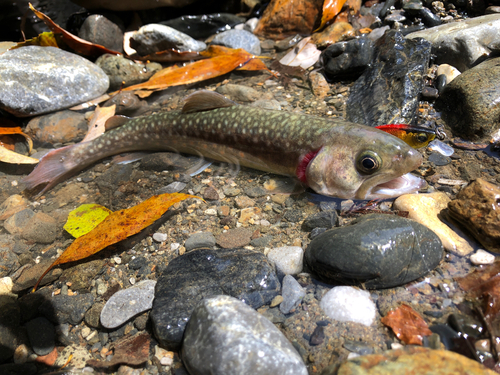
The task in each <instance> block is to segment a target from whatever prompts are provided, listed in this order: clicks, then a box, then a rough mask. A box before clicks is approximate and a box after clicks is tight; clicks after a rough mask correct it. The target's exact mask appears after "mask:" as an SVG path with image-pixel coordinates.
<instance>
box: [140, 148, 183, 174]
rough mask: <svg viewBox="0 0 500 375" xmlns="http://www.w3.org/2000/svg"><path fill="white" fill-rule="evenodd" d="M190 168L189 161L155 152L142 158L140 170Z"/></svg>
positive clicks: (157, 170) (174, 155) (172, 154)
mask: <svg viewBox="0 0 500 375" xmlns="http://www.w3.org/2000/svg"><path fill="white" fill-rule="evenodd" d="M190 166H191V163H190V161H189V159H187V158H184V157H182V156H181V155H179V154H174V153H171V152H155V153H154V154H151V155H147V156H145V157H144V158H142V160H141V163H140V166H139V167H140V168H141V169H142V170H146V171H156V172H162V171H171V170H176V169H188V168H189V167H190Z"/></svg>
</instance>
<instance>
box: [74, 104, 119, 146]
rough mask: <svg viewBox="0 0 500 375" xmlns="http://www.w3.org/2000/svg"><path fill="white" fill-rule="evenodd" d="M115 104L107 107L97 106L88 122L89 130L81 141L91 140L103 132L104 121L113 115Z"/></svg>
mask: <svg viewBox="0 0 500 375" xmlns="http://www.w3.org/2000/svg"><path fill="white" fill-rule="evenodd" d="M115 110H116V105H115V104H113V105H112V106H109V107H99V106H97V107H96V109H95V111H94V114H93V115H92V118H91V119H90V122H89V130H88V132H87V135H85V138H83V140H82V142H87V141H91V140H92V139H94V138H97V137H99V136H100V135H101V134H104V132H105V131H106V130H107V129H106V121H108V119H110V118H111V117H113V116H114V115H115Z"/></svg>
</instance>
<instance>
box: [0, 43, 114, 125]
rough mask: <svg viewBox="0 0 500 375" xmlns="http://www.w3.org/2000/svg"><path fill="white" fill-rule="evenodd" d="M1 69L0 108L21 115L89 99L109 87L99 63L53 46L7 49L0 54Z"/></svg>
mask: <svg viewBox="0 0 500 375" xmlns="http://www.w3.org/2000/svg"><path fill="white" fill-rule="evenodd" d="M47 66H50V69H47ZM0 71H1V74H0V93H1V94H0V107H2V108H3V109H4V110H6V111H7V112H10V113H12V114H14V115H16V116H21V117H24V116H33V115H37V114H41V113H47V112H51V111H57V110H60V109H64V108H68V107H71V106H73V105H76V104H79V103H82V102H86V101H88V100H90V99H94V98H96V97H98V96H100V95H102V94H103V93H104V92H106V90H107V89H108V86H109V80H108V77H107V76H106V74H104V72H103V71H102V70H101V69H100V68H99V67H98V66H96V65H95V64H92V63H91V62H89V61H88V60H87V59H84V58H83V57H80V56H78V55H75V54H72V53H69V52H66V51H63V50H61V49H59V48H54V47H38V46H27V47H22V48H18V49H14V50H11V51H7V52H5V53H4V54H3V55H1V57H0Z"/></svg>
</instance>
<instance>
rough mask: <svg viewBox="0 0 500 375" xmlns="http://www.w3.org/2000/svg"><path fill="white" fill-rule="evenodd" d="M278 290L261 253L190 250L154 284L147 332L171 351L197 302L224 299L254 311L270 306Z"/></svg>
mask: <svg viewBox="0 0 500 375" xmlns="http://www.w3.org/2000/svg"><path fill="white" fill-rule="evenodd" d="M280 289H281V285H280V283H279V281H278V278H277V276H276V274H275V271H274V265H273V264H272V263H270V262H269V261H268V260H267V258H266V257H265V256H264V255H263V254H262V253H259V252H256V251H252V250H245V249H222V250H205V249H203V250H193V251H190V252H188V253H185V254H184V255H182V256H180V257H178V258H175V259H174V260H172V261H171V262H170V263H169V265H168V266H167V268H166V269H165V271H164V272H163V273H162V275H161V277H160V278H159V279H158V283H157V285H156V290H155V299H154V303H153V309H152V311H151V313H150V317H151V320H152V323H153V330H154V332H155V335H156V338H157V339H158V341H159V343H160V344H161V345H162V346H163V347H165V348H167V349H175V348H178V347H179V345H180V343H181V340H182V335H183V333H184V329H185V327H186V323H187V321H188V320H189V317H190V316H191V313H192V311H193V310H194V308H195V306H196V305H197V304H198V303H199V302H200V301H201V300H202V298H203V297H210V296H216V295H221V294H226V295H230V296H233V297H235V298H238V299H240V300H242V301H245V302H246V303H248V304H249V305H250V306H251V307H253V308H259V307H261V306H262V305H264V304H268V303H270V302H271V300H272V299H273V298H274V297H275V296H276V295H277V294H278V293H279V291H280Z"/></svg>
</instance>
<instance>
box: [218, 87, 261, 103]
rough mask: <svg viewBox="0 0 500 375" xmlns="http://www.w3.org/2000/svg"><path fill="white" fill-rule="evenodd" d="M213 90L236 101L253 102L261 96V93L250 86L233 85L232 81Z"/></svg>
mask: <svg viewBox="0 0 500 375" xmlns="http://www.w3.org/2000/svg"><path fill="white" fill-rule="evenodd" d="M215 91H217V92H218V93H219V94H221V95H224V96H227V97H228V98H230V99H232V100H235V101H237V102H255V101H256V100H258V99H261V98H262V96H263V93H261V92H259V91H257V90H255V89H253V88H251V87H248V86H243V85H235V84H232V83H228V84H227V85H223V86H219V87H217V89H215Z"/></svg>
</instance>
